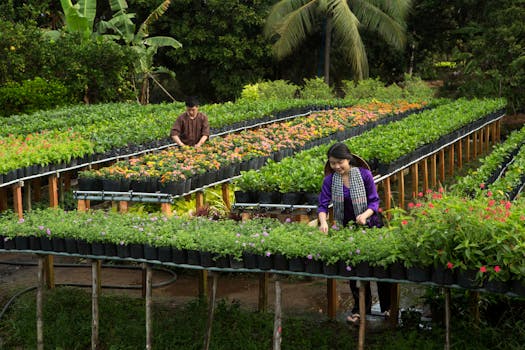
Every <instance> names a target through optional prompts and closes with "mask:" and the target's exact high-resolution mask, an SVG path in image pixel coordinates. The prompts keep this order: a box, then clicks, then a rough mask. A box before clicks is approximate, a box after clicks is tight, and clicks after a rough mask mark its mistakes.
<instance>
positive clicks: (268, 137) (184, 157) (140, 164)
mask: <svg viewBox="0 0 525 350" xmlns="http://www.w3.org/2000/svg"><path fill="white" fill-rule="evenodd" d="M421 107H422V104H419V103H408V102H406V101H397V102H396V103H380V102H371V103H367V104H358V105H356V106H354V107H348V108H340V109H335V110H331V111H326V112H321V113H314V114H312V115H309V116H305V117H302V118H299V119H294V120H290V121H286V122H282V123H275V124H271V125H267V126H266V127H264V128H258V129H255V130H245V131H243V132H241V133H235V134H228V135H226V136H224V137H218V138H213V139H211V140H210V141H209V142H207V143H205V144H204V145H203V146H202V147H199V148H193V147H184V148H180V147H173V148H169V149H167V150H163V151H160V152H157V153H154V154H148V155H144V156H141V157H135V158H131V159H129V160H123V161H119V162H117V163H115V164H114V165H112V166H110V167H106V168H102V169H100V170H97V171H94V170H92V171H84V172H81V173H80V174H79V182H80V189H81V190H91V191H100V190H105V191H117V192H118V191H120V192H122V191H128V190H130V189H131V190H133V191H135V192H155V191H157V190H160V191H161V192H165V193H171V194H175V195H178V194H182V193H187V192H189V191H190V190H192V189H195V188H200V187H202V186H204V185H208V184H211V183H214V182H216V181H220V180H223V179H227V178H231V177H233V176H236V175H238V174H239V172H240V171H241V170H247V169H257V168H260V167H261V166H262V165H263V164H264V163H265V162H266V161H267V160H268V159H269V158H271V159H273V160H277V161H278V160H280V159H282V158H283V157H286V156H290V155H291V154H293V153H294V152H296V151H297V150H301V149H305V148H310V147H313V146H314V145H317V144H320V143H322V142H329V141H330V140H331V139H333V138H338V137H339V138H346V137H348V135H352V134H357V133H360V132H363V131H364V130H366V129H370V128H373V127H374V126H376V125H378V124H380V123H382V122H388V121H391V120H394V119H400V118H403V117H405V116H406V114H399V113H403V112H409V111H411V110H414V109H418V108H421ZM395 112H397V113H398V114H397V115H395V116H390V117H388V114H391V113H395Z"/></svg>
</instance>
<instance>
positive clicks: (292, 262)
mask: <svg viewBox="0 0 525 350" xmlns="http://www.w3.org/2000/svg"><path fill="white" fill-rule="evenodd" d="M288 267H289V269H290V271H294V272H303V271H304V261H303V259H302V258H291V259H289V260H288Z"/></svg>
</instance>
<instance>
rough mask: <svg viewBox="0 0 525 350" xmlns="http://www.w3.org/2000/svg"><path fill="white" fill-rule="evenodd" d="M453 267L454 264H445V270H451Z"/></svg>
mask: <svg viewBox="0 0 525 350" xmlns="http://www.w3.org/2000/svg"><path fill="white" fill-rule="evenodd" d="M453 267H454V264H453V263H451V262H450V261H449V262H448V263H447V269H449V270H452V268H453Z"/></svg>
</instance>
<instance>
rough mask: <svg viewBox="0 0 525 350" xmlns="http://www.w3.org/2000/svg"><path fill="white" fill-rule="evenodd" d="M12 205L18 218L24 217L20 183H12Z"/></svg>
mask: <svg viewBox="0 0 525 350" xmlns="http://www.w3.org/2000/svg"><path fill="white" fill-rule="evenodd" d="M13 207H14V211H15V213H17V214H18V218H19V219H22V218H23V217H24V203H23V201H22V185H21V184H20V183H16V184H14V185H13Z"/></svg>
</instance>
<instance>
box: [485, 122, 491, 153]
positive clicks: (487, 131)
mask: <svg viewBox="0 0 525 350" xmlns="http://www.w3.org/2000/svg"><path fill="white" fill-rule="evenodd" d="M489 150H490V125H487V126H486V127H485V152H486V153H489Z"/></svg>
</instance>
